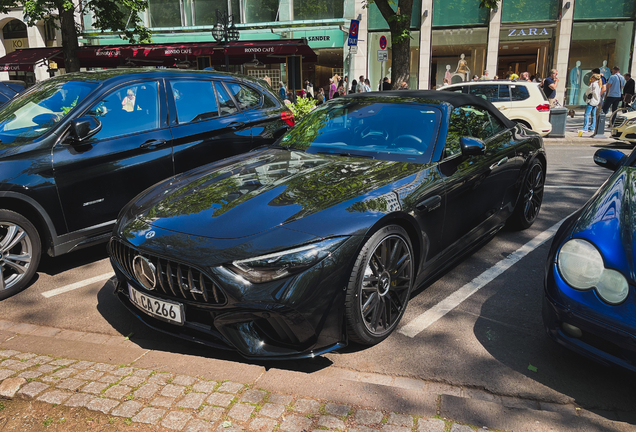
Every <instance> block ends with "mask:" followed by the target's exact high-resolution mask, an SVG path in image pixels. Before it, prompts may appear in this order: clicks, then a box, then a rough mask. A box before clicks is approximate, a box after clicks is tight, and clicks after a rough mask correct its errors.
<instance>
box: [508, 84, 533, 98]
mask: <svg viewBox="0 0 636 432" xmlns="http://www.w3.org/2000/svg"><path fill="white" fill-rule="evenodd" d="M510 93H511V94H512V100H513V101H522V100H526V99H528V98H529V97H530V93H529V92H528V88H527V87H526V86H522V85H514V84H513V85H511V86H510Z"/></svg>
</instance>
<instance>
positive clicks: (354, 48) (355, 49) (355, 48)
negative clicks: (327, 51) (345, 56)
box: [349, 45, 358, 54]
mask: <svg viewBox="0 0 636 432" xmlns="http://www.w3.org/2000/svg"><path fill="white" fill-rule="evenodd" d="M349 52H350V53H351V54H358V45H351V46H350V47H349Z"/></svg>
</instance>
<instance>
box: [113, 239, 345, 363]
mask: <svg viewBox="0 0 636 432" xmlns="http://www.w3.org/2000/svg"><path fill="white" fill-rule="evenodd" d="M355 243H356V242H355V241H351V242H345V243H344V244H343V245H342V246H341V247H340V248H339V249H338V250H336V251H335V252H334V253H333V254H332V255H331V256H330V257H328V258H326V259H324V260H323V261H321V262H319V263H318V264H316V265H315V266H314V267H312V268H310V269H308V270H306V271H305V272H303V273H300V274H298V275H294V276H292V277H288V278H285V279H282V280H279V281H274V282H270V283H266V284H254V285H250V284H249V283H248V282H246V281H243V282H239V281H237V280H236V277H235V276H234V275H233V273H231V272H229V270H225V269H220V270H219V269H217V270H216V271H214V272H208V276H209V277H210V279H212V280H213V282H214V285H215V289H218V290H220V292H219V296H218V297H219V298H222V299H223V301H221V302H215V301H212V297H211V296H209V297H210V299H209V300H210V301H209V302H205V301H203V300H202V298H201V296H192V297H185V298H184V297H183V296H181V297H178V296H177V297H175V296H174V295H171V293H170V292H167V293H165V292H161V291H160V290H159V289H157V290H153V291H148V290H146V289H144V288H143V287H142V286H141V284H139V283H138V282H137V280H136V279H135V278H134V277H133V276H132V275H131V274H130V273H131V272H130V268H126V266H122V265H121V260H118V259H117V258H114V257H113V255H112V254H111V264H112V266H113V268H114V269H115V273H116V275H117V281H118V282H117V286H116V289H115V293H116V295H117V296H118V298H119V299H120V300H121V302H122V303H123V304H124V305H125V306H126V307H127V308H128V309H129V310H130V311H131V312H132V313H134V314H135V315H136V316H137V317H138V318H139V319H140V320H141V321H143V322H144V323H145V324H146V325H148V326H150V327H152V328H155V329H157V330H159V331H162V332H165V333H168V334H171V335H173V336H176V337H179V338H183V339H186V340H190V341H193V342H197V343H202V344H205V345H208V346H210V347H213V348H217V349H229V350H236V351H238V352H239V353H240V354H241V355H243V356H244V357H246V358H258V359H261V360H263V359H281V358H284V359H295V358H308V357H314V356H316V355H320V354H323V353H326V352H329V351H332V350H335V349H338V348H341V347H343V346H345V345H346V344H347V338H346V334H345V331H344V329H345V326H344V325H343V319H344V294H345V289H346V286H347V283H348V280H349V276H350V274H349V273H350V271H349V270H350V269H351V265H349V264H350V263H349V261H350V257H351V255H352V254H351V252H352V251H353V250H354V249H353V248H354V247H355ZM127 247H129V248H131V250H133V253H135V252H134V251H135V249H132V247H131V246H130V245H127ZM140 254H144V252H140ZM162 259H164V258H162ZM118 261H119V262H118ZM171 262H174V260H172V261H171ZM183 268H185V265H183ZM164 272H165V270H164ZM175 272H176V271H175ZM184 273H185V270H184ZM184 278H185V279H186V280H187V279H188V277H185V276H184ZM129 284H130V285H131V286H132V287H133V288H134V289H136V290H137V291H140V292H143V293H145V294H147V295H150V296H153V297H156V298H159V299H163V300H166V301H172V302H175V301H176V302H178V303H181V304H183V308H184V314H185V322H184V323H183V325H178V324H176V323H171V322H166V321H165V320H161V319H158V318H156V317H154V316H151V315H149V314H147V313H146V312H144V311H143V310H142V309H139V308H138V307H137V306H136V305H135V304H134V303H133V302H132V301H131V300H130V298H129V291H128V285H129ZM175 291H177V293H178V290H177V289H176V288H175ZM208 291H209V292H211V291H210V286H209V283H208ZM221 294H222V295H221Z"/></svg>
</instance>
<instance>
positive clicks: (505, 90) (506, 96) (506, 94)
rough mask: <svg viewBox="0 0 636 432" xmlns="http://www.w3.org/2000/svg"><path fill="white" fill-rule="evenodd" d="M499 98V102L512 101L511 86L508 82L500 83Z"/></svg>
mask: <svg viewBox="0 0 636 432" xmlns="http://www.w3.org/2000/svg"><path fill="white" fill-rule="evenodd" d="M497 100H498V101H499V102H510V87H509V86H508V85H507V84H503V85H502V84H500V85H499V95H498V96H497Z"/></svg>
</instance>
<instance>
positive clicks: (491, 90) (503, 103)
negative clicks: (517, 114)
mask: <svg viewBox="0 0 636 432" xmlns="http://www.w3.org/2000/svg"><path fill="white" fill-rule="evenodd" d="M468 93H469V94H471V95H473V96H478V97H481V98H482V99H485V100H487V101H488V102H491V103H492V104H493V105H494V106H495V107H497V109H498V110H499V111H501V112H502V113H503V115H505V116H506V117H509V115H508V112H509V111H510V108H511V107H512V105H511V102H510V89H509V88H508V85H507V84H475V85H471V86H469V87H468Z"/></svg>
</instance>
